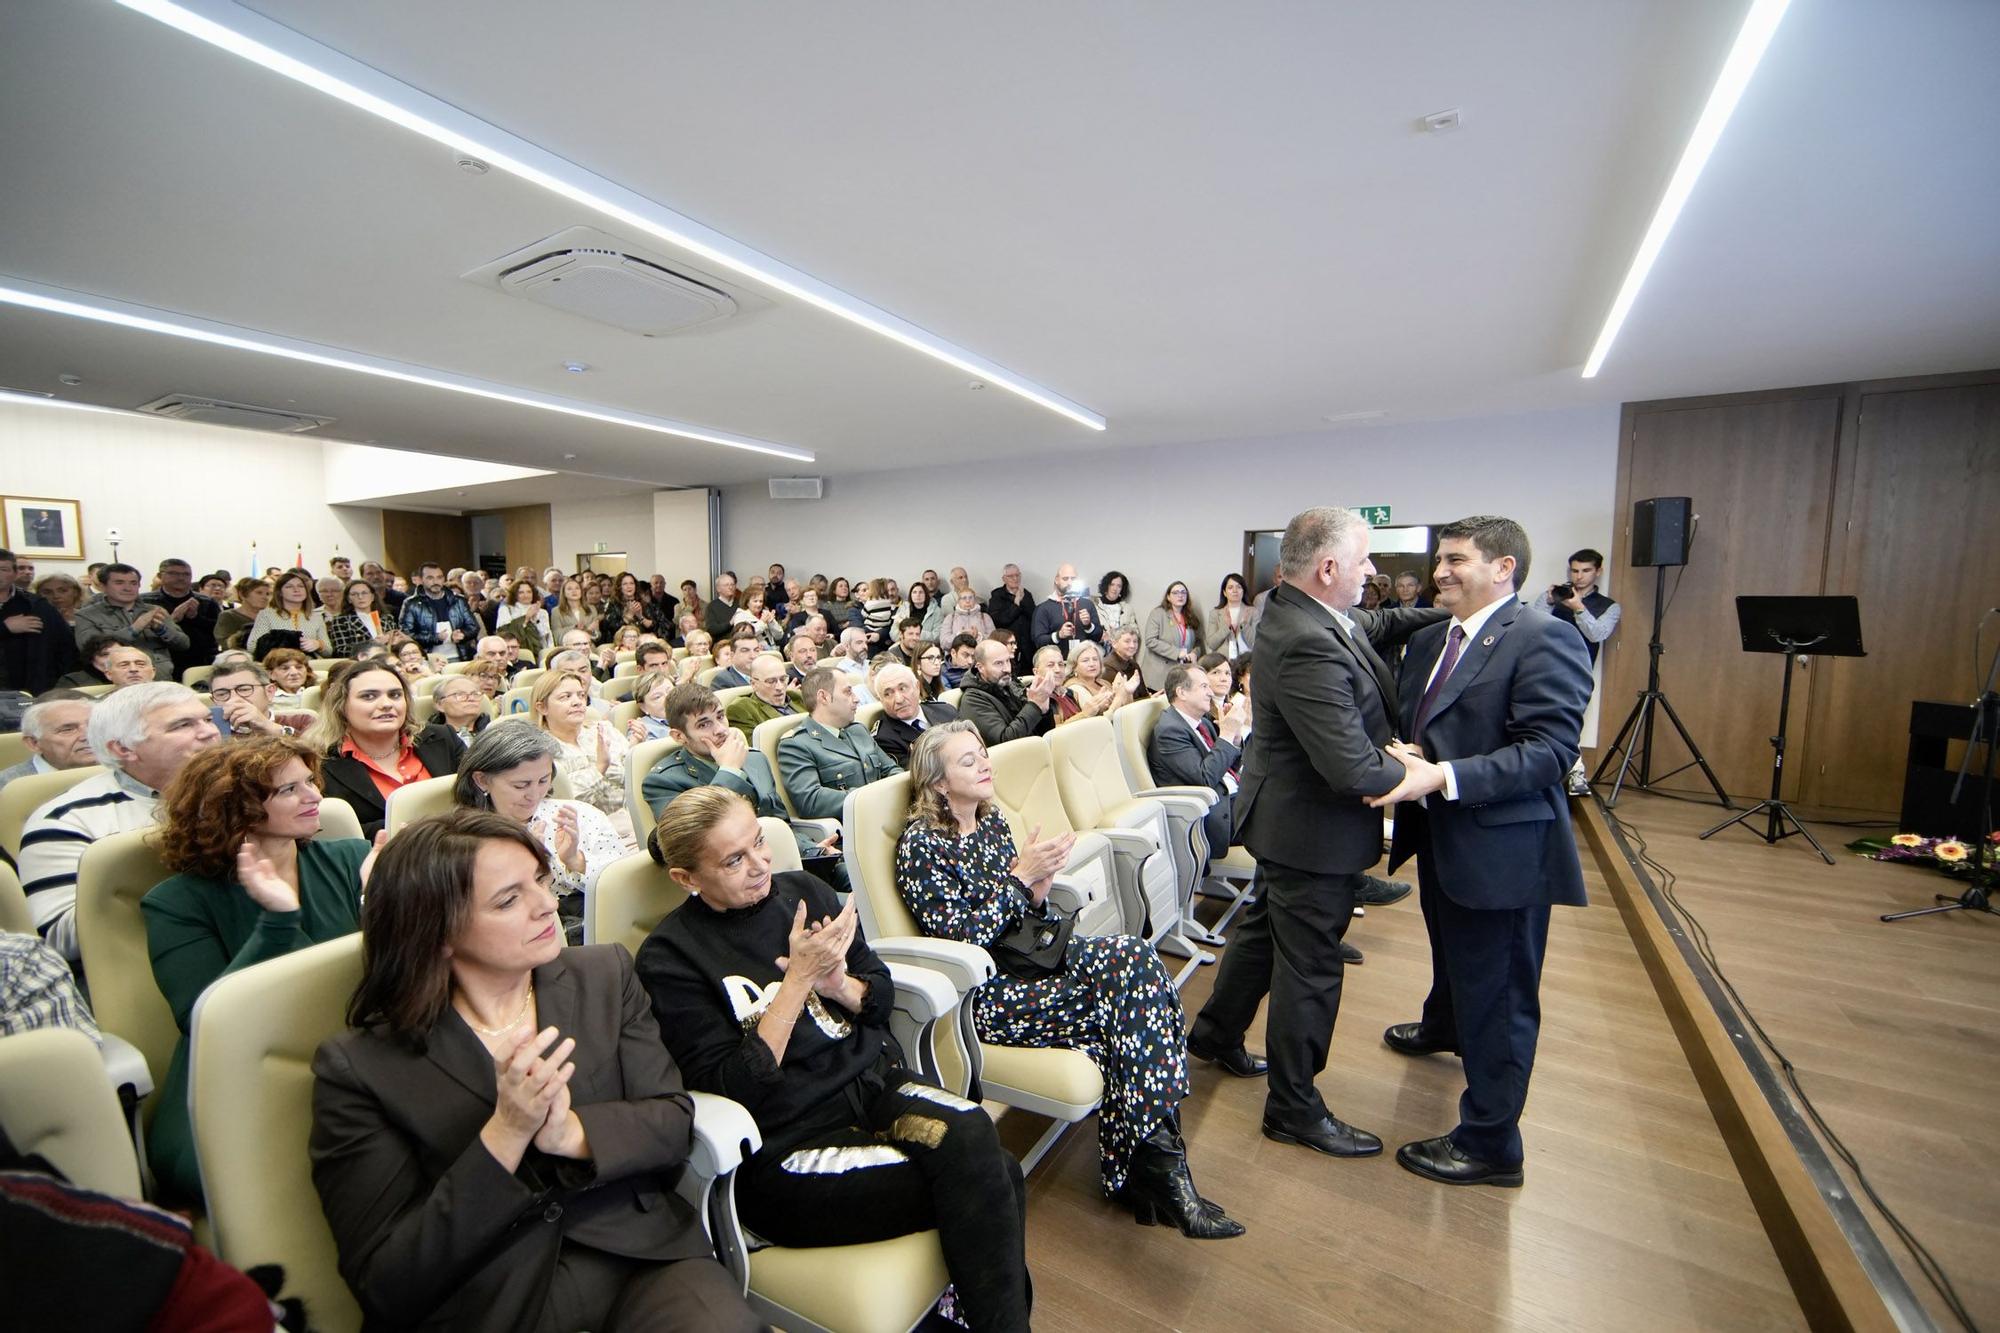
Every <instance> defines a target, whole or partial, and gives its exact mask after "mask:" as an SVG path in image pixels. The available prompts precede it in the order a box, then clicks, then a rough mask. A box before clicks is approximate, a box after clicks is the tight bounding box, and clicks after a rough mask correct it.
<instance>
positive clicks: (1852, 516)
mask: <svg viewBox="0 0 2000 1333" xmlns="http://www.w3.org/2000/svg"><path fill="white" fill-rule="evenodd" d="M1854 404H1855V417H1856V420H1855V423H1854V428H1853V430H1852V431H1850V432H1849V437H1850V439H1851V441H1852V445H1851V449H1850V451H1849V460H1848V461H1847V462H1845V463H1844V464H1843V465H1842V468H1841V474H1842V475H1841V486H1840V490H1841V504H1840V507H1839V509H1838V510H1837V511H1836V512H1840V513H1843V514H1844V519H1843V520H1842V522H1841V525H1840V530H1839V531H1837V532H1835V533H1834V534H1833V550H1832V555H1831V567H1830V569H1829V579H1828V588H1827V591H1829V592H1850V593H1853V594H1854V595H1855V596H1857V597H1858V598H1860V601H1861V630H1862V642H1863V644H1864V645H1865V646H1866V647H1867V649H1868V656H1867V657H1865V658H1828V659H1826V660H1825V661H1823V662H1821V663H1819V664H1818V665H1816V666H1815V668H1814V672H1815V675H1816V680H1815V683H1814V689H1813V698H1812V711H1811V725H1810V728H1809V734H1810V741H1809V744H1808V746H1807V748H1806V751H1805V753H1804V754H1802V755H1801V756H1800V763H1799V769H1800V772H1801V775H1802V777H1803V779H1804V783H1805V786H1804V793H1805V794H1804V799H1805V800H1807V801H1809V802H1811V803H1812V804H1815V805H1829V806H1842V807H1850V808H1855V809H1863V810H1895V809H1897V808H1898V807H1899V806H1900V805H1901V803H1902V791H1903V763H1904V757H1905V753H1906V748H1907V744H1908V727H1909V719H1910V701H1911V700H1913V699H1962V700H1964V701H1966V702H1967V703H1970V702H1971V701H1972V699H1973V697H1974V695H1975V694H1976V692H1977V690H1978V687H1979V682H1978V680H1976V679H1975V678H1974V675H1973V672H1974V666H1973V662H1972V649H1973V634H1974V630H1975V628H1976V626H1977V625H1978V623H1979V618H1980V616H1981V615H1982V614H1983V613H1984V612H1985V611H1986V610H1987V609H1988V608H1990V607H1993V606H2000V543H1995V542H1993V541H1991V540H1990V539H1989V538H1988V536H1987V534H1988V532H1989V530H1990V528H1991V526H1992V524H1993V522H1994V519H1995V516H1996V515H2000V383H1985V384H1961V385H1952V386H1946V387H1936V388H1914V389H1906V390H1890V391H1886V392H1874V393H1868V392H1863V393H1859V394H1857V395H1855V399H1854ZM1994 643H1995V636H1994V635H1993V634H1992V633H1991V632H1990V631H1989V633H1988V634H1987V637H1986V648H1987V651H1988V652H1989V653H1990V652H1991V650H1992V648H1993V646H1994ZM1984 667H1985V663H1984V662H1981V663H1980V664H1979V669H1980V670H1982V671H1983V670H1984ZM1967 832H1968V833H1969V832H1970V830H1967Z"/></svg>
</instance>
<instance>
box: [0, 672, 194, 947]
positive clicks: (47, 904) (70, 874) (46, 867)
mask: <svg viewBox="0 0 2000 1333" xmlns="http://www.w3.org/2000/svg"><path fill="white" fill-rule="evenodd" d="M86 734H87V736H88V738H89V742H90V748H91V750H92V751H93V752H94V753H95V755H96V759H97V762H98V763H100V764H103V765H104V766H105V767H106V768H107V769H108V770H110V771H109V772H105V773H100V774H98V775H97V776H96V777H91V778H85V779H84V780H83V781H82V782H79V783H77V784H76V785H75V786H74V787H71V788H70V789H69V790H68V791H66V792H63V793H62V794H61V795H59V796H57V797H56V798H55V799H54V800H52V801H49V802H48V803H47V804H45V805H43V806H42V807H41V808H40V809H38V810H36V811H35V812H34V813H33V814H32V815H30V816H28V823H27V826H26V827H25V828H24V829H23V830H22V833H21V861H20V870H21V887H22V889H23V890H25V891H26V892H27V895H28V911H29V914H30V915H31V916H32V917H33V918H34V921H35V929H36V930H37V931H39V932H40V933H41V936H42V939H43V940H44V941H46V942H47V944H48V945H49V947H50V948H52V949H54V950H55V951H56V952H57V953H60V954H61V955H62V956H63V957H65V958H67V959H69V960H71V961H72V962H74V961H75V960H76V959H77V957H78V951H77V940H76V871H77V866H78V865H79V864H80V863H81V862H82V860H83V854H84V852H85V851H86V850H87V849H88V848H89V847H90V844H91V843H93V842H96V841H97V840H98V839H99V838H106V837H109V836H111V835H112V834H113V833H124V832H127V831H129V830H131V829H138V828H147V827H150V826H151V825H152V822H153V815H154V812H155V810H157V808H158V806H159V801H160V792H161V790H162V789H163V788H165V787H166V785H167V784H168V783H169V782H172V781H173V780H174V775H175V774H177V773H179V772H180V771H181V766H182V765H183V764H185V763H187V761H188V759H189V758H190V757H192V756H193V754H194V752H195V751H197V750H200V749H203V748H204V747H206V746H210V745H213V744H215V743H216V740H217V738H218V737H219V735H220V733H219V732H217V731H216V729H215V723H214V721H213V720H212V719H211V718H210V717H209V712H208V702H207V701H206V700H205V699H203V698H202V697H201V696H200V695H198V694H196V693H195V692H194V691H193V690H191V689H189V688H188V687H187V686H185V685H176V684H174V683H172V682H171V681H151V682H148V683H146V684H143V685H128V686H126V687H125V688H124V689H122V690H118V691H116V692H114V693H112V694H108V695H106V696H105V697H104V698H102V699H100V700H98V701H97V703H96V704H95V705H93V706H92V708H91V711H90V725H89V727H88V729H87V733H86Z"/></svg>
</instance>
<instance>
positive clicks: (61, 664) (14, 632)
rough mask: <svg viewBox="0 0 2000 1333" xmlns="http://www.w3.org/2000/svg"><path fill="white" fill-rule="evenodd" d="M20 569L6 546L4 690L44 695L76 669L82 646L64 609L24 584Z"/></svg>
mask: <svg viewBox="0 0 2000 1333" xmlns="http://www.w3.org/2000/svg"><path fill="white" fill-rule="evenodd" d="M19 568H20V562H19V561H17V560H16V558H15V556H14V553H13V552H12V551H9V550H6V549H4V548H0V688H5V689H10V690H20V691H23V692H24V693H27V694H40V693H42V692H43V691H45V690H50V689H53V688H55V683H56V682H57V681H58V680H60V679H61V678H62V677H63V676H65V675H67V674H68V673H70V672H71V671H74V670H76V667H77V660H78V659H77V649H78V647H79V646H80V645H79V644H78V643H77V641H76V631H75V629H74V628H72V627H71V625H70V623H69V621H68V620H66V619H64V617H63V613H62V611H61V609H60V608H58V607H57V606H56V605H55V604H54V603H53V602H51V601H49V600H48V599H47V598H46V597H42V596H39V595H37V594H36V593H34V592H31V591H29V590H28V589H27V588H23V587H22V586H21V585H20V583H19V582H18V581H17V579H16V571H17V570H18V569H19ZM28 568H29V570H30V571H31V572H32V571H33V569H34V565H33V563H32V562H30V563H29V565H28Z"/></svg>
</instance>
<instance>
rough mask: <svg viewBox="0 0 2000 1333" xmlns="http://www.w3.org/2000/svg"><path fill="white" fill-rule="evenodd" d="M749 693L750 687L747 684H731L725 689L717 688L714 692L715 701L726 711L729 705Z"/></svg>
mask: <svg viewBox="0 0 2000 1333" xmlns="http://www.w3.org/2000/svg"><path fill="white" fill-rule="evenodd" d="M749 693H751V689H750V687H749V686H748V685H731V686H729V687H728V688H727V689H721V690H717V691H716V692H715V701H716V702H717V703H719V704H721V705H722V707H723V709H724V710H725V711H727V709H728V708H729V705H731V704H733V703H735V702H736V701H737V700H738V699H741V698H742V697H743V696H744V695H746V694H749Z"/></svg>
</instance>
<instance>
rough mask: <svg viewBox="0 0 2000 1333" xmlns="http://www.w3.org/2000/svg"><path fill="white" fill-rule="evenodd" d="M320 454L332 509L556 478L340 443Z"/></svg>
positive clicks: (329, 445) (475, 462)
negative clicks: (497, 483) (499, 483)
mask: <svg viewBox="0 0 2000 1333" xmlns="http://www.w3.org/2000/svg"><path fill="white" fill-rule="evenodd" d="M320 451H321V456H322V459H323V462H322V468H323V471H324V478H323V480H322V483H321V484H322V486H323V488H324V494H325V496H326V501H327V503H328V504H367V503H369V502H370V501H373V500H386V499H390V498H392V497H394V496H398V495H419V494H422V493H423V492H425V491H439V490H448V489H453V488H458V487H466V486H480V485H484V484H485V483H487V482H491V481H515V480H518V479H520V478H522V477H553V476H554V475H556V474H555V473H553V472H549V471H545V470H542V469H538V468H528V467H514V466H512V465H510V464H507V463H489V462H487V461H485V460H484V459H478V458H449V457H446V456H445V455H443V454H420V453H417V452H415V451H413V450H409V449H380V448H377V447H375V446H374V445H368V444H347V443H344V442H342V441H338V440H329V441H327V442H326V443H324V444H322V445H321V446H320ZM390 507H391V508H393V507H394V506H390Z"/></svg>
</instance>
